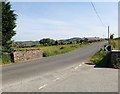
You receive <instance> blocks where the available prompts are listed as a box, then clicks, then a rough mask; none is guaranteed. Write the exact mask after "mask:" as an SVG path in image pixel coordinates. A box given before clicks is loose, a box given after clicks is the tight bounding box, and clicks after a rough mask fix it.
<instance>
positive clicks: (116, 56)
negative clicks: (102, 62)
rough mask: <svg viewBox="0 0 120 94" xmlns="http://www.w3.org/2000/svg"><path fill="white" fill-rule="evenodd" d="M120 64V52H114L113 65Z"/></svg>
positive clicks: (112, 53)
mask: <svg viewBox="0 0 120 94" xmlns="http://www.w3.org/2000/svg"><path fill="white" fill-rule="evenodd" d="M114 62H120V50H113V51H112V52H111V63H114Z"/></svg>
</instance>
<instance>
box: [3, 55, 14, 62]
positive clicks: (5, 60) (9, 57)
mask: <svg viewBox="0 0 120 94" xmlns="http://www.w3.org/2000/svg"><path fill="white" fill-rule="evenodd" d="M9 63H12V62H11V56H10V54H6V53H2V64H9Z"/></svg>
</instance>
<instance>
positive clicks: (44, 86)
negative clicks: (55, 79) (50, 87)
mask: <svg viewBox="0 0 120 94" xmlns="http://www.w3.org/2000/svg"><path fill="white" fill-rule="evenodd" d="M46 86H47V84H44V85H43V86H41V87H39V89H42V88H44V87H46Z"/></svg>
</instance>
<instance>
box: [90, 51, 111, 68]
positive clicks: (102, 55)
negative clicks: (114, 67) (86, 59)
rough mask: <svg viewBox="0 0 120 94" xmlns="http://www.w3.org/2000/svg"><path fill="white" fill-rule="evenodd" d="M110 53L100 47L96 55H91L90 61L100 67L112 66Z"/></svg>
mask: <svg viewBox="0 0 120 94" xmlns="http://www.w3.org/2000/svg"><path fill="white" fill-rule="evenodd" d="M109 57H110V53H109V52H105V51H104V50H103V49H100V50H99V51H98V52H97V53H96V54H95V55H94V56H92V57H91V59H90V61H91V62H93V63H94V64H95V65H96V66H99V67H110V66H111V64H110V59H109Z"/></svg>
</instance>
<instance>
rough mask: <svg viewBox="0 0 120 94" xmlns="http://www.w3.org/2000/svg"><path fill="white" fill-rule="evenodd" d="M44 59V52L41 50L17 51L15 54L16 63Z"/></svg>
mask: <svg viewBox="0 0 120 94" xmlns="http://www.w3.org/2000/svg"><path fill="white" fill-rule="evenodd" d="M42 57H43V51H42V50H39V49H32V50H22V51H15V52H14V53H13V58H14V62H21V61H26V60H31V59H36V58H42Z"/></svg>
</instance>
